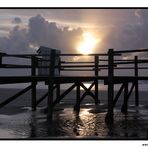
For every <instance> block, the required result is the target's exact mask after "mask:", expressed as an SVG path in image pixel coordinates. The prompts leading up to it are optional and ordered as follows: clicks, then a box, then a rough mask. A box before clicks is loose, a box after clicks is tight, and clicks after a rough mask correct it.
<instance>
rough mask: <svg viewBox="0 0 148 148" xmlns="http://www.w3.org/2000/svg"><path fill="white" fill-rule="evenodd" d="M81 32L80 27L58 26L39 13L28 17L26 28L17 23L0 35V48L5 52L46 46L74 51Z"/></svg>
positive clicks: (21, 51) (17, 51) (28, 50)
mask: <svg viewBox="0 0 148 148" xmlns="http://www.w3.org/2000/svg"><path fill="white" fill-rule="evenodd" d="M82 33H83V31H82V29H80V28H77V29H73V30H69V27H65V28H59V27H57V24H56V23H54V22H48V21H46V20H45V18H43V17H42V16H41V15H37V16H35V17H32V18H30V19H29V24H28V28H27V29H22V28H21V27H20V26H19V25H17V26H15V27H14V28H13V30H12V31H10V32H9V35H8V36H7V37H0V49H1V50H3V51H5V52H7V53H28V52H29V53H30V52H33V51H35V50H33V49H32V48H33V47H39V46H47V47H51V48H56V49H61V50H62V51H63V52H67V51H70V50H71V51H72V52H75V51H74V50H75V46H76V45H77V44H78V42H79V40H80V38H81V36H82Z"/></svg>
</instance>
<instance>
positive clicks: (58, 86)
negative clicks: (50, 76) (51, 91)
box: [56, 84, 60, 98]
mask: <svg viewBox="0 0 148 148" xmlns="http://www.w3.org/2000/svg"><path fill="white" fill-rule="evenodd" d="M56 85H57V88H56V97H57V98H59V97H60V84H56Z"/></svg>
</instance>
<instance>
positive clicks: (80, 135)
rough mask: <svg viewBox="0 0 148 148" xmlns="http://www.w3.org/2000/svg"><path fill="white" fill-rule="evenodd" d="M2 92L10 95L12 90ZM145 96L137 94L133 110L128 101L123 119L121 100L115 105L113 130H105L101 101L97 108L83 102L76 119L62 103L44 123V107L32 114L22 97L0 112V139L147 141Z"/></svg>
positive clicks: (147, 112)
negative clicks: (137, 104) (139, 97)
mask: <svg viewBox="0 0 148 148" xmlns="http://www.w3.org/2000/svg"><path fill="white" fill-rule="evenodd" d="M41 91H43V90H41ZM6 92H7V94H8V92H11V93H12V90H7V91H6ZM13 93H14V90H13ZM42 93H43V92H42ZM4 94H5V91H4V90H3V95H4ZM147 94H148V93H147V92H143V93H141V95H142V96H143V98H142V99H143V100H142V99H141V101H140V104H141V105H140V106H139V107H135V106H134V100H133V101H132V100H131V102H130V104H129V110H128V114H127V115H124V114H122V113H121V112H120V109H121V105H120V104H121V102H122V100H121V101H119V103H118V104H117V106H116V108H115V110H114V119H115V120H114V124H113V126H107V125H106V124H105V122H104V119H105V115H106V111H107V110H106V104H105V103H103V101H102V102H101V103H102V104H101V105H98V106H94V104H92V103H91V101H90V102H89V104H88V103H87V104H86V103H85V102H83V105H82V106H81V110H80V113H79V115H78V114H76V113H75V112H73V105H72V103H74V102H73V101H72V99H71V102H65V103H64V100H63V103H62V104H60V105H58V106H57V107H56V108H58V109H57V110H55V111H54V119H53V122H52V123H48V122H47V121H46V114H45V113H44V108H45V106H44V103H43V104H42V105H40V106H39V107H38V108H37V111H36V112H32V111H31V108H30V106H29V103H30V102H29V101H28V100H29V99H28V97H27V96H23V97H22V98H23V100H21V98H19V99H20V100H19V99H18V100H17V101H16V102H15V103H14V102H13V103H12V104H9V105H8V106H6V107H4V108H3V109H1V110H0V139H107V140H108V139H120V140H121V139H124V140H133V139H136V140H140V139H148V126H147V125H148V107H147V99H146V98H147V96H148V95H147ZM9 95H10V93H9ZM40 95H41V94H40ZM104 95H106V94H104V92H102V95H101V96H102V98H103V97H104ZM7 96H8V95H7ZM5 97H6V94H5ZM132 97H133V98H134V96H132ZM71 98H72V95H71ZM66 99H68V97H67V98H65V100H66ZM69 100H70V98H69ZM89 100H90V98H89ZM24 102H26V104H25V103H24ZM104 102H106V101H105V98H104ZM27 103H28V104H27ZM142 104H143V105H142Z"/></svg>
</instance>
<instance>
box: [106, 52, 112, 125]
mask: <svg viewBox="0 0 148 148" xmlns="http://www.w3.org/2000/svg"><path fill="white" fill-rule="evenodd" d="M113 61H114V52H113V49H109V52H108V112H107V115H106V118H105V122H106V123H107V124H113V120H114V119H113V116H114V114H113V107H114V103H113V99H114V63H113Z"/></svg>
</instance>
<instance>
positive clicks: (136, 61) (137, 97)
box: [135, 56, 139, 106]
mask: <svg viewBox="0 0 148 148" xmlns="http://www.w3.org/2000/svg"><path fill="white" fill-rule="evenodd" d="M135 76H136V77H138V56H135ZM135 105H136V106H139V87H138V80H136V81H135Z"/></svg>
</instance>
